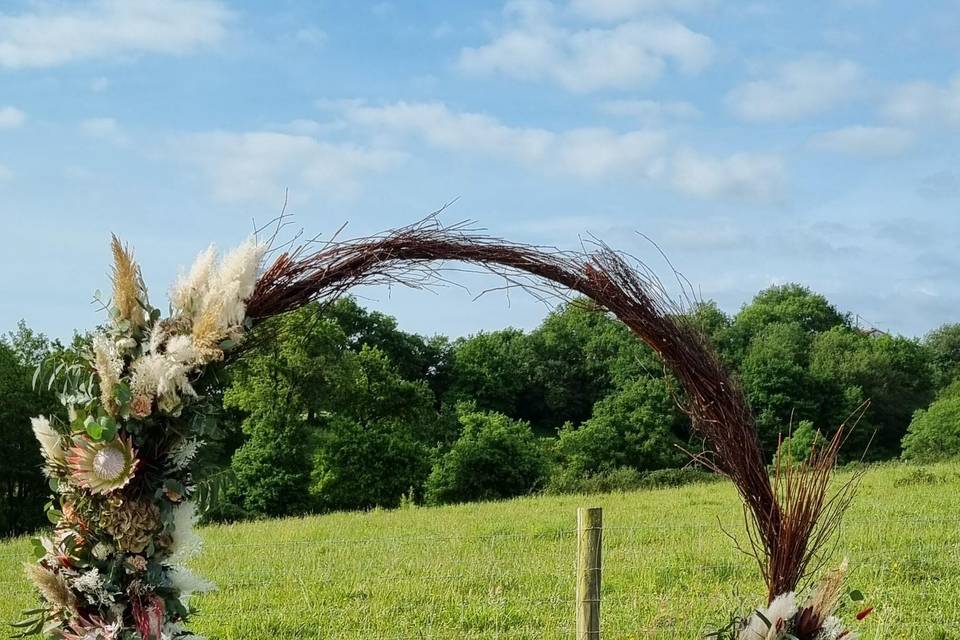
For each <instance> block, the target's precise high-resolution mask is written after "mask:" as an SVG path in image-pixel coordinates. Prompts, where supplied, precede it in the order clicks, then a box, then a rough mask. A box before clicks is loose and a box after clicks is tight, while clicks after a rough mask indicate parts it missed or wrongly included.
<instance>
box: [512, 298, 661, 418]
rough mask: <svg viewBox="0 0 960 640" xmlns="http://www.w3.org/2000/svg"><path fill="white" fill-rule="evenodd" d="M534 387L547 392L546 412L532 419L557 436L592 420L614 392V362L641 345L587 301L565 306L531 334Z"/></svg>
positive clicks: (550, 315) (619, 324) (551, 314)
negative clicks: (564, 429) (567, 426)
mask: <svg viewBox="0 0 960 640" xmlns="http://www.w3.org/2000/svg"><path fill="white" fill-rule="evenodd" d="M529 342H530V346H531V349H530V356H531V357H532V358H533V363H532V364H533V370H532V378H533V380H532V382H533V384H534V386H535V388H538V389H541V390H542V392H543V405H544V406H543V411H542V414H541V415H539V416H535V415H529V414H528V416H527V417H528V418H529V419H530V420H531V421H532V422H533V423H534V425H535V426H536V427H537V428H538V429H539V430H540V431H543V432H546V433H554V432H555V431H556V430H557V429H558V428H559V427H560V426H561V425H563V423H564V422H566V421H571V422H574V423H579V422H582V421H584V420H586V419H587V418H589V417H590V412H591V411H592V409H593V405H594V403H596V402H597V400H599V399H600V398H602V397H604V396H605V395H606V394H607V393H609V392H610V391H611V389H612V379H611V374H612V371H611V367H610V364H611V361H612V360H613V359H615V358H617V357H618V355H619V354H620V353H621V351H622V350H623V349H624V348H626V349H630V348H632V347H633V346H634V344H631V343H639V340H637V339H636V338H634V337H633V336H632V335H631V334H630V332H629V330H627V329H626V327H625V326H623V324H622V323H621V322H619V321H618V320H616V319H614V318H612V317H610V316H609V315H608V314H606V313H604V312H603V311H601V310H600V309H598V308H597V307H596V305H594V304H593V303H592V302H590V301H589V300H586V299H578V300H575V301H572V302H569V303H567V304H564V305H562V306H561V307H559V308H557V309H556V310H555V311H553V312H552V313H550V314H549V315H548V316H547V317H546V319H545V320H544V321H543V323H542V324H541V325H540V326H539V327H538V328H537V329H536V330H535V331H533V332H532V333H531V334H530V337H529ZM640 344H642V343H640Z"/></svg>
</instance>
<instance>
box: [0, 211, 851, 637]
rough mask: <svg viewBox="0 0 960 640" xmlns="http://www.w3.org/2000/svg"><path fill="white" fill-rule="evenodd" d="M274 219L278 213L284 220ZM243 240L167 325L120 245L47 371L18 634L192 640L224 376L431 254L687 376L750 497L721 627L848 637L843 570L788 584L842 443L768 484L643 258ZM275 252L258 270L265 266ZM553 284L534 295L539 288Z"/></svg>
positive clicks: (370, 242)
mask: <svg viewBox="0 0 960 640" xmlns="http://www.w3.org/2000/svg"><path fill="white" fill-rule="evenodd" d="M284 225H285V222H284V218H283V217H282V216H281V218H280V219H279V221H278V223H277V228H278V230H279V229H282V228H283V227H284ZM275 238H276V233H275V234H274V236H273V238H271V239H270V240H268V241H267V242H258V241H257V240H256V239H255V238H251V239H250V240H248V241H247V242H246V243H244V244H243V245H241V246H240V247H239V248H237V249H236V250H234V251H232V252H230V253H229V254H227V255H226V256H225V257H224V258H223V259H222V260H218V258H217V254H216V252H215V251H214V250H213V249H212V248H211V249H209V250H207V251H206V252H204V253H202V254H201V255H200V256H199V257H198V258H197V260H196V262H195V263H194V265H193V267H192V268H191V270H190V271H189V273H188V274H187V275H185V276H184V277H182V278H181V279H180V280H179V281H178V282H177V283H176V284H175V285H174V287H173V288H172V290H171V292H170V302H171V305H170V306H171V313H170V315H169V317H167V318H163V317H162V313H161V312H160V310H159V309H156V308H154V307H152V306H151V305H150V303H149V301H148V298H147V292H146V289H145V287H144V284H143V279H142V277H141V274H140V268H139V267H138V266H137V264H136V263H135V262H134V259H133V255H132V253H131V252H130V250H129V249H128V248H127V247H125V246H123V245H122V244H121V243H120V241H119V240H117V239H116V238H114V239H113V243H112V249H113V258H114V268H113V274H112V280H113V296H112V300H111V302H110V304H108V305H105V306H106V307H107V308H108V309H109V313H110V323H109V325H108V327H107V328H105V329H103V330H101V331H100V332H98V333H96V334H95V335H94V337H93V339H92V341H91V344H90V349H89V352H88V353H86V354H84V356H83V357H81V358H79V359H76V360H73V361H69V360H67V361H63V362H60V363H58V364H57V366H56V367H55V369H54V370H53V373H52V375H51V378H50V383H51V384H58V385H59V386H58V388H59V389H60V390H61V394H60V396H61V400H62V401H63V404H64V405H65V406H66V407H67V411H68V415H69V420H68V421H66V422H65V423H61V422H60V421H56V420H47V419H45V418H42V417H41V418H37V419H35V420H34V432H35V433H36V436H37V439H38V440H39V442H40V444H41V447H42V449H43V453H44V457H45V460H46V468H45V470H46V473H47V475H48V476H49V478H50V486H51V489H52V491H53V493H54V499H53V500H51V502H50V503H49V505H48V515H49V516H50V520H51V521H52V522H53V524H54V530H53V533H52V534H51V535H49V536H44V537H41V538H40V539H38V540H37V545H36V550H37V556H38V561H37V563H36V564H31V565H29V566H28V568H27V574H28V576H29V577H30V579H31V580H32V581H33V583H34V584H35V585H36V588H37V590H38V592H39V594H40V596H41V597H42V600H43V603H42V606H40V607H39V608H37V609H34V610H32V611H29V612H27V619H26V620H24V621H23V622H21V623H18V625H17V626H18V629H19V630H20V635H21V636H27V635H43V636H45V637H47V638H54V639H62V640H79V639H83V640H172V639H174V638H179V639H181V640H188V639H190V638H196V637H197V636H194V635H192V634H191V633H190V632H189V631H187V630H186V627H185V625H186V623H187V621H188V618H189V616H190V613H191V610H190V605H189V598H190V596H191V594H194V593H198V592H203V591H205V590H208V589H210V588H212V587H213V585H211V584H210V583H208V582H206V581H205V580H202V579H200V578H198V577H197V576H194V575H193V574H192V573H190V571H189V570H187V569H186V568H184V566H183V564H184V562H185V561H186V560H188V559H189V558H190V557H191V556H192V555H194V554H195V553H196V552H197V551H198V550H199V548H200V543H199V539H198V538H197V536H196V535H195V534H194V533H193V532H192V526H193V523H194V520H195V518H196V513H197V507H196V502H197V501H198V500H200V499H202V497H203V492H204V491H203V490H204V486H205V485H204V480H205V478H206V477H208V476H209V471H210V470H209V469H205V468H204V467H203V465H202V462H201V457H200V456H198V454H199V453H200V452H201V451H202V449H203V445H204V443H205V442H209V441H211V440H214V439H216V438H217V437H218V429H217V413H218V407H217V403H216V402H215V401H214V400H213V399H212V398H211V396H210V394H209V393H208V391H209V390H211V389H213V388H215V387H216V384H217V373H218V371H219V370H220V368H221V367H223V366H224V365H225V364H227V363H229V362H230V361H232V360H234V359H236V358H238V357H240V356H241V355H242V353H244V351H245V350H247V349H250V348H253V347H254V346H255V344H256V343H257V341H258V340H267V339H269V336H268V335H267V334H266V333H264V332H263V331H257V332H254V333H251V330H252V329H254V328H255V327H257V326H259V325H261V323H262V322H263V321H264V320H266V319H268V318H270V317H273V316H277V315H280V314H283V313H286V312H288V311H292V310H295V309H297V308H299V307H301V306H303V305H305V304H307V303H309V302H312V301H315V300H321V301H324V300H331V299H333V298H335V297H336V296H338V295H340V294H342V293H343V292H345V291H346V290H348V289H349V288H350V287H353V286H355V285H358V284H371V283H384V282H386V283H402V284H405V285H408V286H413V287H418V286H425V285H427V284H428V283H429V282H431V281H432V280H433V279H434V278H436V277H437V275H438V274H437V272H436V271H435V270H434V268H433V267H432V266H431V265H432V264H434V263H436V262H438V261H440V262H446V261H459V262H466V263H470V264H474V265H479V266H482V267H484V268H487V269H490V270H492V271H493V272H495V273H497V274H499V275H502V276H503V277H505V278H506V279H507V281H508V283H509V286H519V287H523V288H524V289H526V290H527V291H529V292H531V293H532V294H534V295H551V296H554V295H555V296H564V295H568V294H569V293H570V292H575V293H578V294H580V295H584V296H586V297H588V298H591V299H592V300H593V301H595V302H596V303H598V305H600V307H602V308H604V309H606V310H607V311H608V312H610V313H611V314H613V315H615V316H616V317H617V318H619V319H620V320H621V321H622V322H624V323H625V324H626V325H627V326H628V327H629V328H630V329H631V330H632V331H633V333H634V334H635V335H636V336H637V337H638V338H639V339H641V340H643V341H644V342H646V343H647V344H648V345H650V346H651V347H652V348H653V349H654V350H655V351H656V352H657V353H658V354H659V355H660V357H661V358H662V360H663V363H664V366H665V367H667V368H668V369H669V370H670V371H671V372H672V373H673V374H674V375H675V376H676V378H677V379H678V380H679V382H680V384H681V385H682V387H683V391H684V402H685V404H684V406H685V409H686V410H687V412H688V413H689V414H690V416H691V418H692V421H693V425H694V427H695V429H696V430H697V431H698V433H699V434H700V435H702V436H703V438H704V440H705V442H706V444H707V445H708V447H709V448H710V453H709V455H707V454H701V455H699V456H697V457H698V459H699V460H701V461H702V462H704V463H705V464H708V465H709V466H712V467H713V468H714V469H716V470H717V471H719V472H721V473H724V474H726V475H727V476H729V477H730V478H731V479H732V481H733V482H734V484H735V485H736V486H737V488H738V490H739V492H740V495H741V497H742V498H743V501H744V505H745V513H746V514H747V519H748V529H749V531H750V532H751V543H752V545H751V549H750V552H751V553H752V555H753V556H754V558H755V559H756V560H757V561H758V562H759V564H760V568H761V570H762V573H763V576H764V579H765V581H766V584H767V591H768V593H767V600H768V604H769V606H768V607H767V608H766V609H764V610H763V611H757V612H756V613H755V614H754V615H753V616H751V617H750V618H749V619H747V620H737V621H736V624H734V625H731V627H730V632H731V633H733V634H735V635H734V636H733V637H737V638H739V639H740V640H754V638H770V639H773V638H791V637H796V638H800V640H807V639H810V640H813V639H815V638H820V639H826V638H846V639H847V640H849V639H850V638H852V635H851V634H850V632H848V631H846V630H845V629H843V628H842V624H841V623H840V622H839V621H838V620H837V619H836V618H835V616H834V613H835V609H836V605H837V602H838V597H839V594H840V592H841V588H840V586H839V585H840V584H842V576H843V571H842V570H841V571H838V572H834V573H831V574H829V575H828V576H827V577H826V578H825V579H824V580H823V581H822V582H821V584H820V587H818V588H817V589H816V590H815V591H814V592H813V593H812V594H811V596H810V597H809V598H808V599H807V600H805V601H803V604H802V605H798V604H797V602H798V601H797V600H796V597H795V595H794V594H795V593H796V589H797V585H798V584H799V582H800V581H801V580H802V579H803V578H804V577H805V576H807V575H808V573H809V572H810V570H811V569H812V568H813V569H816V568H818V567H816V566H813V567H812V566H811V565H816V564H817V563H816V562H815V560H816V559H817V558H818V557H819V555H818V554H819V552H820V551H821V550H822V549H823V548H824V546H825V545H826V543H827V542H828V541H829V540H830V538H831V536H832V534H833V533H834V531H835V529H836V527H837V525H838V524H839V522H840V519H841V517H842V515H843V513H844V511H845V510H846V508H847V506H849V503H850V500H851V498H852V496H853V492H854V489H855V486H856V482H850V483H848V484H846V485H844V486H843V487H842V488H841V489H840V491H839V492H838V493H835V494H833V495H831V494H830V493H829V492H828V482H829V480H830V476H831V472H832V470H833V467H834V463H835V461H836V453H837V450H838V448H839V446H840V443H841V440H842V433H843V429H841V430H840V431H838V433H837V436H836V437H835V438H834V439H833V441H832V442H831V443H830V444H829V445H828V446H826V447H824V448H823V449H821V450H819V451H817V452H815V453H814V455H813V456H812V457H811V459H810V461H808V462H807V463H806V464H802V465H796V466H788V467H785V468H783V469H778V471H777V473H776V474H775V476H774V479H773V480H771V478H770V476H769V474H768V472H767V468H766V465H765V464H764V459H763V454H762V452H761V449H760V446H759V443H758V440H757V436H756V429H755V426H754V422H753V417H752V415H751V413H750V410H749V408H748V406H747V402H746V399H745V397H744V394H743V391H742V390H741V388H740V387H739V385H738V384H737V382H736V380H735V379H733V378H731V377H730V376H729V375H728V374H727V372H726V371H725V370H724V368H723V366H722V365H721V363H720V361H719V359H718V358H717V356H716V355H715V353H714V351H713V350H712V349H711V348H710V346H709V345H708V344H707V342H706V340H705V339H704V338H703V336H702V335H701V333H700V332H699V331H698V330H697V329H696V328H695V327H693V326H692V325H691V324H689V323H688V322H687V321H686V320H684V317H683V315H682V314H679V313H677V311H678V309H677V308H676V307H675V306H674V305H672V304H671V303H670V301H669V297H668V296H667V294H666V292H665V289H664V287H663V286H662V285H661V283H660V282H659V281H658V280H657V279H656V277H655V276H654V275H653V274H652V273H651V272H650V271H649V270H647V269H646V268H645V267H644V266H643V265H642V264H640V263H639V262H637V261H635V260H632V259H631V258H629V257H628V256H625V255H624V254H621V253H618V252H616V251H613V250H611V249H610V248H608V247H606V246H605V245H601V244H598V245H597V246H596V247H595V248H594V250H593V251H590V252H586V251H584V252H559V251H556V250H545V249H540V248H536V247H530V246H525V245H517V244H510V243H506V242H504V241H502V240H497V239H492V238H487V237H484V236H482V235H478V234H476V233H473V232H472V231H471V230H469V229H468V228H467V227H465V226H464V225H456V226H453V227H443V226H441V225H440V224H439V223H437V221H436V219H435V218H434V217H431V218H428V219H427V220H425V221H422V222H420V223H418V224H415V225H412V226H410V227H405V228H401V229H398V230H395V231H392V232H388V233H385V234H383V235H379V236H374V237H369V238H360V239H356V240H351V241H337V240H336V239H334V240H332V241H330V242H327V243H325V244H322V245H317V244H315V243H314V242H306V243H303V244H301V245H299V246H292V247H287V250H286V251H281V250H280V249H281V248H276V247H273V244H274V240H275ZM274 253H277V255H276V256H275V257H273V259H272V262H271V263H270V264H269V266H265V264H264V263H265V260H266V258H267V257H268V256H271V255H273V254H274ZM544 283H545V284H544Z"/></svg>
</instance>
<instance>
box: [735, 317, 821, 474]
mask: <svg viewBox="0 0 960 640" xmlns="http://www.w3.org/2000/svg"><path fill="white" fill-rule="evenodd" d="M811 338H812V336H810V335H809V334H808V333H807V331H806V330H805V328H804V327H803V326H802V325H800V324H798V323H795V322H789V323H772V324H769V325H767V326H765V327H764V328H763V329H761V330H759V332H758V334H757V335H756V336H755V337H754V338H753V340H752V341H751V342H750V344H749V345H748V347H747V350H746V353H745V355H744V357H743V360H742V362H741V364H740V379H741V382H742V384H743V388H744V392H745V393H746V394H747V399H748V400H749V402H750V406H751V408H752V409H753V413H754V415H755V416H756V421H757V433H758V435H759V437H760V443H761V445H762V446H763V447H764V449H765V450H766V451H767V452H769V454H770V455H771V456H772V454H773V453H774V452H776V449H777V445H778V443H779V441H780V438H781V436H784V437H785V436H786V435H787V432H788V431H789V430H790V425H791V424H797V423H798V422H799V421H800V420H810V421H813V422H815V423H816V422H819V421H820V419H821V418H822V406H823V402H824V399H825V396H826V397H829V391H830V389H829V386H828V385H825V384H823V383H822V381H821V380H819V379H818V378H817V377H816V376H814V375H813V374H812V373H811V372H810V370H809V367H808V357H809V356H808V354H809V349H810V343H811Z"/></svg>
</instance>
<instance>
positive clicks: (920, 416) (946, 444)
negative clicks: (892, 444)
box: [903, 382, 960, 462]
mask: <svg viewBox="0 0 960 640" xmlns="http://www.w3.org/2000/svg"><path fill="white" fill-rule="evenodd" d="M903 457H904V459H906V460H913V461H917V462H929V461H934V460H942V459H947V458H956V457H960V382H958V383H954V384H952V385H951V386H949V387H947V389H945V390H944V392H943V393H941V394H940V396H939V397H938V398H937V399H936V400H935V401H934V402H933V403H932V404H931V405H930V406H929V407H927V408H926V409H919V410H918V411H917V412H916V413H915V414H913V420H911V421H910V426H909V427H908V429H907V435H906V436H905V437H904V438H903Z"/></svg>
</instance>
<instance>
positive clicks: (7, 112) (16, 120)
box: [0, 107, 27, 129]
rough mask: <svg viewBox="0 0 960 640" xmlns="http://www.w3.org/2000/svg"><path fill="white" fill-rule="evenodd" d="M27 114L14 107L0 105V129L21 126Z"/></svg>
mask: <svg viewBox="0 0 960 640" xmlns="http://www.w3.org/2000/svg"><path fill="white" fill-rule="evenodd" d="M26 120H27V114H25V113H24V112H23V111H21V110H20V109H17V108H16V107H0V129H16V128H17V127H21V126H23V123H24V122H26Z"/></svg>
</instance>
